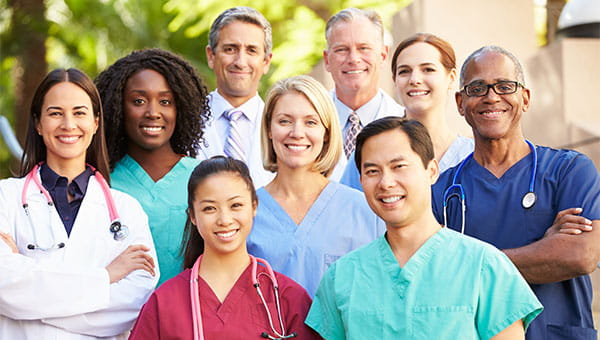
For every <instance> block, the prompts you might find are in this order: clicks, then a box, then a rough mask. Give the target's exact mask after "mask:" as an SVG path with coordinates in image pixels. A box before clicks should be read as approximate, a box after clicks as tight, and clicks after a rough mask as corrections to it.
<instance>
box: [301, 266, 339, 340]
mask: <svg viewBox="0 0 600 340" xmlns="http://www.w3.org/2000/svg"><path fill="white" fill-rule="evenodd" d="M335 268H336V266H335V263H334V264H333V265H332V266H331V267H329V269H328V270H327V271H326V272H325V275H324V276H323V278H322V279H321V282H320V284H319V288H318V289H317V293H316V295H315V298H314V300H313V303H312V305H311V306H310V310H309V312H308V316H307V317H306V322H305V323H306V324H307V325H308V326H310V327H311V328H313V329H314V330H316V331H317V332H318V333H319V334H320V335H321V336H322V337H323V338H324V339H327V340H344V339H346V335H345V331H344V329H345V328H344V323H343V321H342V317H341V315H340V311H339V309H338V307H337V303H336V296H335Z"/></svg>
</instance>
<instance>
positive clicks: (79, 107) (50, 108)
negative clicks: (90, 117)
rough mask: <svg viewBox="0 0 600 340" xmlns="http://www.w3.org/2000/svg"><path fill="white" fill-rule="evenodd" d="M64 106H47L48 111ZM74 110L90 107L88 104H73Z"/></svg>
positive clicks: (60, 108)
mask: <svg viewBox="0 0 600 340" xmlns="http://www.w3.org/2000/svg"><path fill="white" fill-rule="evenodd" d="M62 109H63V108H62V107H60V106H48V107H47V108H46V112H48V111H50V110H62ZM73 109H74V110H81V109H88V107H87V106H85V105H78V106H73Z"/></svg>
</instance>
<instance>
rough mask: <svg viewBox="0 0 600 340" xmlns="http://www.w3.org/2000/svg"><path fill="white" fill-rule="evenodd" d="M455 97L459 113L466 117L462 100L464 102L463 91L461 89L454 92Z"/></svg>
mask: <svg viewBox="0 0 600 340" xmlns="http://www.w3.org/2000/svg"><path fill="white" fill-rule="evenodd" d="M454 99H455V100H456V108H457V109H458V113H460V115H461V116H463V117H464V116H465V112H464V110H463V108H462V102H463V97H462V93H461V92H460V91H456V93H455V94H454Z"/></svg>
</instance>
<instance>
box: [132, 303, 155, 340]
mask: <svg viewBox="0 0 600 340" xmlns="http://www.w3.org/2000/svg"><path fill="white" fill-rule="evenodd" d="M158 323H159V320H158V302H157V298H156V293H153V294H152V295H151V296H150V299H148V302H146V304H145V305H144V307H142V310H141V311H140V315H139V316H138V319H137V321H136V322H135V325H134V326H133V330H132V331H131V335H130V336H129V340H131V339H133V340H135V339H142V340H143V339H159V338H160V336H159V334H158V329H159V325H158Z"/></svg>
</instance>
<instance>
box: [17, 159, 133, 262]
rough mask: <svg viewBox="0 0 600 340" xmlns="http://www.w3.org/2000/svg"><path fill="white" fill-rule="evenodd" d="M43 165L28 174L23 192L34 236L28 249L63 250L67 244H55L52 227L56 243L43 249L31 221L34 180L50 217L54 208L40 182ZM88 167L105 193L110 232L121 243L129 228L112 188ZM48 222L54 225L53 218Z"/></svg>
mask: <svg viewBox="0 0 600 340" xmlns="http://www.w3.org/2000/svg"><path fill="white" fill-rule="evenodd" d="M41 164H42V163H41V162H40V163H38V164H36V165H35V166H34V167H33V169H32V170H31V171H30V172H29V173H28V174H27V176H26V177H25V184H24V185H23V191H22V192H21V204H22V205H23V209H24V210H25V215H27V218H28V220H29V225H30V227H31V233H32V234H33V243H30V244H28V245H27V249H29V250H36V249H38V250H43V251H48V250H55V249H61V248H64V247H65V243H64V242H59V243H56V242H55V241H56V237H55V235H54V230H53V228H52V226H50V234H51V235H52V240H53V242H54V243H53V244H52V245H50V246H48V247H43V246H40V245H39V243H38V240H37V234H36V232H35V228H34V223H33V220H32V219H31V213H30V211H29V204H28V203H27V188H28V187H29V183H31V181H32V180H33V182H34V183H35V184H36V186H37V187H38V189H39V190H40V192H41V193H42V194H43V195H44V197H46V201H47V202H48V214H49V216H50V215H51V209H52V207H53V206H54V203H53V202H52V197H51V196H50V193H49V192H48V190H46V188H44V186H43V185H42V182H41V181H40V178H39V176H38V172H39V168H40V165H41ZM87 166H89V167H90V168H91V169H92V172H93V174H94V176H95V177H96V180H97V181H98V183H99V184H100V188H101V189H102V192H103V193H104V199H105V200H106V205H107V206H108V214H109V216H110V220H111V223H110V227H109V230H110V232H112V233H113V238H114V239H115V241H121V240H123V239H125V238H126V237H127V236H128V235H129V228H127V226H125V225H122V224H121V221H120V219H119V214H118V212H117V208H116V207H115V201H114V200H113V198H112V195H111V194H110V187H109V186H108V183H107V182H106V180H105V179H104V177H103V176H102V174H101V173H100V172H98V171H97V170H96V169H95V168H94V167H93V166H91V165H89V164H87ZM48 220H49V221H50V223H52V218H51V217H49V218H48Z"/></svg>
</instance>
